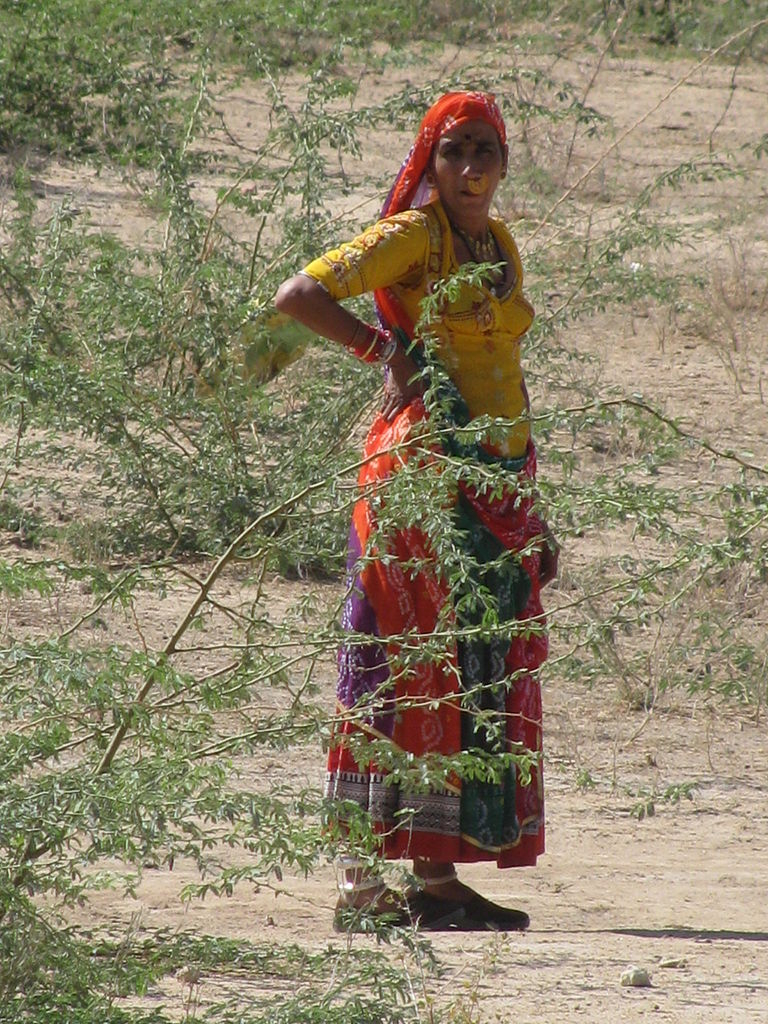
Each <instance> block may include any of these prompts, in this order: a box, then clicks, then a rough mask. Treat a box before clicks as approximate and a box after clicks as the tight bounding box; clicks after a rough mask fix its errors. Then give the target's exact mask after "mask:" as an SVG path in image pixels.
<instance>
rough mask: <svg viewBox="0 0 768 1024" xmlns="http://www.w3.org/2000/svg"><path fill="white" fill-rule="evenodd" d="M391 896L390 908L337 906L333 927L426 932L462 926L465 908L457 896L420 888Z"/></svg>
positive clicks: (358, 930)
mask: <svg viewBox="0 0 768 1024" xmlns="http://www.w3.org/2000/svg"><path fill="white" fill-rule="evenodd" d="M392 897H393V906H392V907H391V908H390V907H373V906H365V907H350V906H344V905H339V906H337V907H336V911H335V913H334V915H333V930H334V931H335V932H346V933H352V932H354V933H360V934H369V935H375V934H377V933H378V932H380V931H381V930H382V929H388V928H419V929H421V930H422V931H429V932H442V931H453V930H455V929H456V928H461V925H462V922H463V920H464V914H465V910H464V904H462V903H459V902H458V901H457V900H441V899H438V897H437V896H430V895H429V893H426V892H423V891H421V890H419V891H417V892H414V893H410V894H409V895H408V897H407V898H406V897H405V896H399V895H398V894H397V893H392Z"/></svg>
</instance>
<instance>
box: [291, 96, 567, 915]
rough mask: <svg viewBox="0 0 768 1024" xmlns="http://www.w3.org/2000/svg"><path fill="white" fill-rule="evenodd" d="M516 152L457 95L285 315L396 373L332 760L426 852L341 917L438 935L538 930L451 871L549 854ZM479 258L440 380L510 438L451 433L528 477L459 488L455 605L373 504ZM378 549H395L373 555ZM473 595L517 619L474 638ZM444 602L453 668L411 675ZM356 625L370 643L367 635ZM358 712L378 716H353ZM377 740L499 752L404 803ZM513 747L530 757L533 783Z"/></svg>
mask: <svg viewBox="0 0 768 1024" xmlns="http://www.w3.org/2000/svg"><path fill="white" fill-rule="evenodd" d="M507 160H508V150H507V144H506V131H505V126H504V122H503V119H502V117H501V113H500V111H499V109H498V107H497V105H496V102H495V100H494V97H493V96H491V95H488V94H484V93H477V92H470V93H448V94H446V95H445V96H443V97H442V98H441V99H440V100H438V102H437V103H436V104H435V105H434V106H433V107H432V108H431V109H430V110H429V111H428V113H427V115H426V116H425V118H424V121H423V122H422V125H421V128H420V130H419V134H418V136H417V138H416V141H415V143H414V145H413V147H412V149H411V151H410V153H409V155H408V157H407V158H406V161H405V163H404V164H403V166H402V168H401V170H400V172H399V174H398V176H397V178H396V180H395V184H394V186H393V188H392V190H391V192H390V194H389V196H388V198H387V201H386V203H385V205H384V209H383V211H382V219H381V220H380V221H378V222H377V223H376V224H375V225H373V226H372V227H371V228H369V229H368V230H367V231H365V232H363V234H362V235H360V236H359V237H358V238H356V239H354V240H353V241H352V242H350V243H347V244H345V245H342V246H341V247H340V248H339V249H335V250H332V251H331V252H329V253H326V254H325V255H324V256H321V257H320V258H319V259H316V260H315V261H313V262H312V263H310V264H309V266H308V267H306V268H305V270H303V271H302V272H301V273H300V274H298V275H296V276H295V277H292V278H291V279H289V280H288V281H286V282H285V283H284V284H283V285H282V286H281V287H280V289H279V291H278V294H277V297H276V305H277V307H278V309H280V310H281V311H282V312H285V313H288V314H290V315H291V316H293V317H295V318H296V319H298V320H300V321H302V322H303V323H304V324H306V325H307V326H308V327H310V328H311V329H312V330H314V331H316V332H317V333H318V334H321V335H324V336H325V337H327V338H330V339H332V340H334V341H337V342H340V343H341V344H342V345H344V346H345V347H347V348H348V349H350V350H351V351H352V352H353V353H354V354H355V355H357V356H358V357H359V358H362V359H364V360H366V361H369V362H370V361H374V360H378V361H381V362H383V363H384V364H385V366H386V374H385V385H384V401H383V404H382V408H381V412H380V414H379V415H378V416H377V417H376V419H375V421H374V423H373V425H372V427H371V430H370V433H369V435H368V440H367V443H366V448H365V454H366V456H367V461H366V464H365V465H364V467H363V469H362V470H361V473H360V479H359V483H360V488H361V497H360V498H359V500H358V501H357V503H356V506H355V510H354V513H353V519H352V527H351V531H350V557H349V565H350V571H351V574H352V579H351V586H350V590H349V596H348V599H347V602H346V608H345V614H344V618H343V625H344V627H345V628H346V629H347V630H349V631H350V632H354V633H355V634H357V638H356V640H355V641H350V643H349V644H347V645H345V646H344V647H343V648H342V650H341V652H340V656H339V686H338V696H339V701H340V719H339V726H338V730H337V733H338V734H337V741H336V745H335V746H334V748H333V749H332V750H331V753H330V756H329V766H328V768H329V773H328V780H329V781H328V795H329V796H331V797H332V798H334V799H335V800H343V801H353V802H354V803H356V804H357V805H359V806H360V807H361V808H363V809H364V810H365V811H366V812H368V813H369V814H370V816H371V819H372V821H373V826H374V828H375V830H376V831H377V832H378V833H379V835H380V852H381V853H382V854H383V855H384V856H386V857H389V858H412V859H413V865H414V874H415V875H416V876H417V878H418V879H419V880H420V884H419V888H418V889H417V890H415V891H413V892H411V893H409V894H407V895H405V896H402V895H399V894H397V893H394V892H392V890H390V889H388V888H387V887H386V886H385V885H384V884H383V883H382V882H381V881H380V880H379V878H378V877H377V876H376V874H375V873H371V872H369V871H367V870H366V869H365V868H364V867H363V865H362V862H360V861H356V860H354V859H353V858H346V859H344V861H343V867H344V869H345V881H344V884H343V885H342V887H341V888H342V893H341V898H340V901H339V906H338V907H337V917H336V921H337V925H338V924H339V922H340V921H344V920H346V921H347V924H348V926H350V927H356V926H358V924H356V923H355V922H359V920H360V919H361V917H366V916H367V917H369V918H370V917H373V918H376V917H377V915H384V914H388V915H389V914H393V915H394V918H395V919H396V920H400V921H406V920H416V921H418V923H419V924H420V925H421V927H425V928H435V929H437V928H446V927H449V926H450V927H454V928H461V929H475V928H485V927H489V928H497V929H522V928H525V927H527V925H528V916H527V915H526V914H525V913H524V912H522V911H517V910H510V909H507V908H505V907H501V906H498V905H497V904H495V903H492V902H491V901H489V900H486V899H484V898H483V897H482V896H480V895H479V894H478V893H476V892H474V891H473V890H472V889H471V888H469V887H468V886H466V885H465V884H464V883H462V882H460V881H459V879H458V878H457V875H456V871H455V867H454V865H455V863H457V862H470V861H477V860H495V861H496V862H497V864H498V865H499V866H500V867H510V866H522V865H532V864H535V862H536V858H537V856H538V855H539V854H540V853H541V852H543V849H544V819H543V792H542V782H541V765H540V753H541V698H540V691H539V685H538V681H537V679H536V670H537V669H538V667H539V666H540V665H541V663H542V662H543V660H544V659H545V657H546V654H547V640H546V636H545V634H544V630H543V625H544V617H543V612H542V608H541V604H540V601H539V591H540V588H541V586H542V585H543V584H544V583H546V582H547V581H548V580H550V579H552V578H553V576H554V575H555V573H556V569H557V546H556V545H555V543H554V541H553V540H552V539H551V536H550V534H549V531H548V529H547V527H546V524H545V523H544V522H543V521H542V520H541V519H540V518H539V517H538V516H537V515H536V512H535V511H534V500H535V499H534V494H533V490H532V481H533V479H534V476H535V469H536V456H535V450H534V447H533V444H532V442H531V438H530V429H529V420H528V396H527V392H526V389H525V383H524V380H523V376H522V370H521V367H520V339H521V338H522V336H523V335H524V334H525V332H526V331H527V329H528V327H529V326H530V324H531V322H532V320H533V309H532V308H531V306H530V305H529V304H528V302H527V301H526V299H525V298H524V297H523V294H522V267H521V265H520V258H519V255H518V252H517V248H516V246H515V243H514V240H513V239H512V236H511V235H510V234H509V232H508V231H507V229H506V227H505V226H504V225H503V223H501V222H500V221H498V220H492V219H490V216H489V212H490V206H491V202H492V199H493V196H494V193H495V191H496V188H497V186H498V184H499V181H500V180H501V179H502V178H503V177H504V176H505V175H506V173H507ZM472 264H485V265H490V266H487V267H486V268H485V270H484V272H483V274H482V276H481V277H480V279H479V283H478V281H477V276H478V275H475V280H474V281H470V280H467V277H468V275H467V274H466V271H465V273H464V275H463V280H462V283H461V284H460V287H459V289H458V292H457V293H456V294H453V295H451V296H450V297H448V298H444V299H443V300H440V301H438V302H437V308H438V313H437V315H436V316H433V317H432V321H431V322H430V325H429V332H430V334H431V335H432V336H433V338H434V339H435V348H434V350H432V349H430V351H432V352H433V355H432V358H433V359H436V360H437V362H438V363H439V369H440V370H441V371H444V372H443V373H442V377H443V378H444V379H445V382H446V383H447V390H446V389H445V387H444V388H443V397H445V396H446V395H447V400H446V402H447V408H448V413H447V414H446V415H448V418H449V419H451V417H452V418H453V422H454V424H457V423H458V424H460V423H466V422H468V420H469V419H471V418H474V417H477V416H480V415H483V414H485V415H488V416H491V417H494V418H499V419H502V420H503V421H504V424H505V426H504V429H503V430H501V436H500V437H499V431H498V430H497V431H496V433H495V434H494V444H490V443H483V444H481V445H475V446H472V445H469V446H467V445H466V444H461V443H460V442H459V440H457V437H458V435H452V434H451V432H450V431H448V433H447V435H446V436H445V440H444V441H443V445H444V447H445V448H446V449H447V450H448V451H449V452H451V453H454V452H457V453H458V454H459V456H460V457H461V458H464V459H467V458H470V459H474V460H475V461H476V462H477V464H478V465H487V466H494V465H495V466H501V467H503V468H504V469H506V470H507V471H508V472H509V473H512V474H514V476H513V479H515V478H516V479H517V480H518V486H514V487H508V488H507V489H506V491H505V492H504V493H503V494H502V495H501V496H500V497H499V496H498V495H497V496H495V497H491V496H489V495H488V494H485V493H482V488H479V487H474V486H471V485H469V484H462V485H461V486H460V487H459V488H458V497H457V500H456V509H455V523H456V528H457V531H458V532H457V536H458V537H459V538H462V543H465V544H466V546H467V548H468V549H471V550H472V554H473V556H474V558H475V560H476V561H475V564H476V567H477V568H476V571H475V577H474V578H470V580H469V582H468V583H467V582H466V581H465V584H464V593H463V594H459V593H457V591H456V590H455V589H454V591H451V590H450V589H449V587H448V585H447V583H446V581H445V579H444V576H443V574H441V569H440V566H439V565H438V564H436V560H435V557H434V555H433V554H432V546H431V544H430V541H429V538H427V537H426V536H425V534H424V532H423V531H422V530H420V529H419V528H418V526H417V525H416V524H413V525H408V526H406V527H405V528H400V529H397V530H396V531H395V533H394V535H393V536H390V537H389V538H388V539H385V540H382V538H381V537H380V536H376V532H375V530H376V508H377V505H376V500H377V499H376V496H375V495H376V494H377V493H378V491H377V488H378V489H381V488H382V487H383V486H384V485H385V484H386V482H387V481H388V480H389V481H391V479H392V477H393V475H394V474H395V473H396V472H397V470H398V467H399V466H401V465H402V464H403V462H404V461H405V459H406V458H407V454H408V443H409V440H412V439H413V438H414V437H415V436H417V435H418V433H419V431H420V429H422V430H423V427H424V423H425V418H426V416H427V413H426V411H425V406H424V400H423V397H422V395H423V390H424V384H425V380H427V379H429V356H425V353H424V348H423V345H422V344H421V343H420V338H419V337H418V332H417V331H416V327H417V324H418V323H419V320H420V317H421V315H422V310H423V308H424V307H423V300H424V299H425V298H426V297H427V296H433V298H434V296H435V293H438V295H439V293H440V287H441V282H444V281H445V280H446V279H448V278H450V277H451V275H453V274H456V273H457V272H458V271H459V268H460V267H464V266H466V270H471V269H472V267H471V265H472ZM367 291H373V292H374V296H375V300H376V307H377V312H378V314H379V319H380V323H381V326H380V327H379V328H374V327H371V326H369V325H367V324H364V323H362V322H361V321H360V320H358V319H357V318H356V317H355V316H353V315H351V314H350V313H349V312H348V311H347V310H345V309H344V308H343V306H342V305H340V301H341V300H343V299H345V298H349V297H351V296H354V295H359V294H361V293H363V292H367ZM415 334H416V335H417V336H416V338H415V344H411V342H412V341H413V340H414V335H415ZM433 366H434V363H433ZM446 402H444V403H442V406H441V407H442V408H443V409H445V408H446ZM419 457H420V458H422V459H423V458H424V453H423V449H422V453H421V455H420V456H419ZM508 479H509V478H508ZM382 545H384V546H386V547H387V548H388V555H389V556H390V557H386V558H383V557H377V552H380V550H381V547H382ZM509 552H512V553H513V555H514V556H515V557H509V556H508V553H509ZM505 553H506V554H507V557H506V559H504V558H503V557H502V558H501V560H499V556H500V555H502V556H503V555H504V554H505ZM361 556H365V557H364V558H363V559H362V560H361ZM393 556H394V557H393ZM486 564H487V568H486V569H484V568H483V566H484V565H486ZM475 586H476V587H478V589H482V588H488V589H492V590H493V591H494V593H495V597H496V600H497V607H496V611H497V614H498V620H499V621H500V622H501V623H502V624H503V623H505V622H510V623H511V622H512V620H518V621H517V624H516V625H510V626H509V627H508V628H502V629H501V630H500V631H499V635H498V636H496V637H495V639H492V640H491V641H478V640H473V639H472V629H471V627H473V626H477V625H479V624H480V613H478V612H477V611H476V610H475V611H474V612H473V611H472V606H473V600H472V595H471V593H470V591H472V590H473V588H474V587H475ZM446 611H448V613H449V615H448V621H450V622H453V624H454V626H455V627H457V635H458V636H459V637H462V638H463V639H459V640H458V642H456V643H455V644H454V645H453V647H452V650H451V651H450V652H449V655H448V657H445V658H437V659H433V660H431V661H430V660H427V659H423V660H421V661H418V660H417V662H416V663H415V664H413V663H412V664H411V665H410V666H409V667H408V668H407V670H404V669H403V668H402V663H401V662H398V659H397V654H398V650H399V648H398V644H397V643H396V641H395V640H393V639H392V638H397V637H402V636H403V635H404V634H409V635H413V634H414V633H416V634H417V635H418V634H422V635H429V634H431V633H433V631H435V630H436V628H437V627H438V623H441V624H443V627H444V623H445V621H446ZM441 628H442V627H441ZM360 634H364V635H367V636H370V637H371V639H370V641H368V642H365V643H363V642H360ZM398 666H400V667H398ZM361 708H362V709H365V711H364V714H365V719H364V720H363V721H362V723H361V721H360V718H361V715H360V714H357V715H355V713H354V711H355V709H358V711H359V709H361ZM489 723H490V724H489ZM494 723H495V729H494V728H493V727H492V726H493V725H494ZM361 735H364V736H366V737H368V738H370V739H371V740H377V739H378V740H381V739H385V740H387V741H391V744H393V745H394V748H395V749H396V750H401V751H407V752H409V753H411V754H415V755H422V756H425V755H435V756H437V755H444V756H445V757H450V756H451V755H455V754H456V753H457V752H459V751H461V750H471V751H472V752H473V753H475V754H476V755H477V756H478V757H480V758H483V757H484V756H490V758H491V763H495V764H496V770H495V771H492V772H491V776H492V777H486V778H481V779H479V780H478V779H473V778H472V777H471V773H468V777H464V778H461V777H458V776H457V775H455V774H450V773H449V774H448V776H447V777H446V779H445V781H444V783H443V784H441V785H440V786H439V787H433V788H431V789H430V791H429V792H426V793H424V792H405V791H404V789H405V787H404V786H401V785H392V784H387V777H386V775H387V773H386V771H384V770H383V769H380V768H378V767H377V766H376V765H375V764H372V763H371V762H370V760H369V758H370V756H371V755H370V753H368V755H367V756H366V753H365V751H364V750H363V751H362V753H361V747H360V744H359V738H360V736H361ZM500 737H501V738H500ZM356 743H357V745H356ZM374 749H375V746H374ZM356 752H357V755H358V760H359V762H360V763H358V760H356V757H355V753H356ZM510 754H518V755H523V757H525V755H528V758H529V760H528V768H529V774H530V778H529V779H528V778H527V777H524V775H525V776H527V775H528V771H526V772H522V771H521V770H520V767H519V764H516V763H515V761H514V759H513V758H512V757H510V756H509V755H510ZM504 755H506V756H504ZM494 759H495V761H494ZM486 763H488V762H486ZM520 763H524V762H520ZM391 781H392V780H391V779H390V780H389V782H390V783H391ZM347 908H349V909H350V910H351V911H354V912H357V914H356V917H355V915H352V917H353V918H354V920H352V921H351V923H350V915H349V914H346V915H345V914H344V913H343V912H344V911H345V910H346V909H347ZM360 926H362V925H360Z"/></svg>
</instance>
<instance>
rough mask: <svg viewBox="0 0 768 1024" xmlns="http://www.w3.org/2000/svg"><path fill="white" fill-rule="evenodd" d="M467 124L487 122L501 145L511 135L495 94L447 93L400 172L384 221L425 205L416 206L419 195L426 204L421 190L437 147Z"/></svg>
mask: <svg viewBox="0 0 768 1024" xmlns="http://www.w3.org/2000/svg"><path fill="white" fill-rule="evenodd" d="M466 121H485V122H486V123H487V124H489V125H491V127H492V128H495V129H496V133H497V135H498V136H499V141H500V142H501V145H502V146H504V145H506V142H507V131H506V128H505V127H504V118H503V117H502V116H501V111H500V110H499V108H498V106H497V104H496V98H495V97H494V96H493V94H492V93H488V92H447V93H446V94H445V95H444V96H441V97H440V99H439V100H438V101H437V103H435V104H434V105H433V106H431V107H430V108H429V110H428V111H427V113H426V115H425V117H424V120H423V121H422V122H421V127H420V128H419V134H418V135H417V136H416V141H415V142H414V144H413V145H412V146H411V151H410V153H409V154H408V156H407V157H406V158H405V163H404V164H403V166H402V167H401V168H400V171H399V172H398V175H397V177H396V178H395V183H394V185H393V186H392V190H391V191H390V193H389V195H388V196H387V200H386V202H385V203H384V206H383V208H382V211H381V216H382V217H388V216H389V215H390V214H392V213H400V212H401V210H408V209H410V207H411V206H414V205H415V206H419V205H422V204H421V203H419V202H416V203H414V199H421V198H422V196H421V195H420V194H419V193H421V192H423V198H424V200H426V197H427V193H426V190H423V189H420V187H419V186H421V185H422V179H423V177H424V174H425V172H426V170H427V167H428V165H429V158H430V156H431V155H432V149H433V147H434V145H435V143H436V142H437V141H438V139H439V138H440V137H441V136H442V135H444V134H445V133H446V132H447V131H450V130H451V129H452V128H458V127H459V126H460V125H462V124H464V123H465V122H466Z"/></svg>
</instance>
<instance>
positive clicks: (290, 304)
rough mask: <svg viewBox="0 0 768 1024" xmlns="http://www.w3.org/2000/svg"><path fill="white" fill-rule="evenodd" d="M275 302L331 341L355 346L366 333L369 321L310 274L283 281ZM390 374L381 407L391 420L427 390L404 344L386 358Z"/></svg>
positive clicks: (281, 309) (386, 416) (383, 413)
mask: <svg viewBox="0 0 768 1024" xmlns="http://www.w3.org/2000/svg"><path fill="white" fill-rule="evenodd" d="M275 306H276V307H277V309H278V310H279V311H280V312H281V313H286V314H287V315H288V316H292V317H293V318H294V320H299V321H300V322H301V323H303V324H305V325H306V326H307V327H309V329H310V330H312V331H314V332H315V333H316V334H321V335H322V336H323V337H324V338H330V340H331V341H338V342H340V343H341V344H342V345H344V346H346V347H354V346H355V344H356V343H357V340H358V339H360V338H362V337H364V336H365V335H364V332H365V331H367V330H369V328H368V325H367V324H364V323H363V321H362V320H360V319H358V317H356V316H354V315H353V314H352V313H350V312H349V311H348V310H346V309H344V307H343V306H342V305H340V304H339V303H338V302H337V301H336V300H335V299H333V298H331V296H330V295H329V294H328V292H327V291H326V290H325V288H323V286H322V285H321V284H319V282H317V281H315V280H313V279H312V278H311V277H309V276H308V275H307V274H296V275H295V276H294V277H289V278H288V280H287V281H284V282H283V283H282V284H281V285H280V287H279V288H278V290H277V295H276V296H275ZM387 365H388V366H389V371H390V372H389V376H388V379H387V382H386V384H385V388H384V402H383V404H382V407H381V412H382V415H383V416H384V418H385V419H386V420H392V419H394V417H395V416H396V415H397V413H398V412H399V411H400V409H402V408H403V406H404V405H407V404H408V402H410V401H411V399H412V398H415V397H416V395H420V394H421V393H422V391H423V390H424V387H423V384H422V382H421V379H420V378H419V376H418V372H419V371H418V368H417V366H416V364H415V363H414V362H413V360H412V359H411V358H410V356H409V355H407V353H406V352H405V350H404V349H403V348H402V346H400V345H398V347H397V349H396V350H395V353H394V355H393V356H392V357H391V358H390V359H388V360H387Z"/></svg>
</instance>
